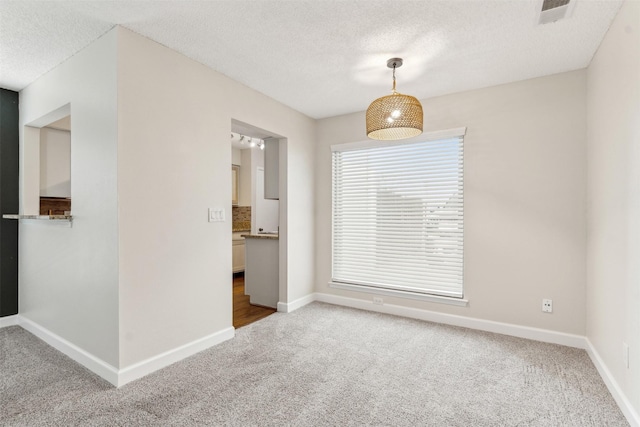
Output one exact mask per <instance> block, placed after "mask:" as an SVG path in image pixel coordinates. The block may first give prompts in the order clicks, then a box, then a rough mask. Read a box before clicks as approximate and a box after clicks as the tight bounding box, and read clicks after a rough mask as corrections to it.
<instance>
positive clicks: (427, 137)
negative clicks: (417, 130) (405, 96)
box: [331, 127, 467, 151]
mask: <svg viewBox="0 0 640 427" xmlns="http://www.w3.org/2000/svg"><path fill="white" fill-rule="evenodd" d="M466 133H467V128H466V127H460V128H453V129H444V130H436V131H433V132H424V133H421V134H420V135H418V136H414V137H413V138H406V139H400V140H391V141H385V140H375V139H367V140H364V141H355V142H345V143H342V144H333V145H332V146H331V151H351V150H359V149H361V148H374V147H386V146H389V145H402V144H413V143H415V142H426V141H437V140H439V139H449V138H458V137H461V136H464V135H466Z"/></svg>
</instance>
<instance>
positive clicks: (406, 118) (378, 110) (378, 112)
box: [367, 58, 423, 140]
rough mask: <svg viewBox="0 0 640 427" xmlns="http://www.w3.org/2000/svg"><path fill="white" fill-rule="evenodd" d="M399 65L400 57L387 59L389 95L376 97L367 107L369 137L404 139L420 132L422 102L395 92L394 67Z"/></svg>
mask: <svg viewBox="0 0 640 427" xmlns="http://www.w3.org/2000/svg"><path fill="white" fill-rule="evenodd" d="M401 66H402V58H391V59H389V60H388V61H387V67H389V68H393V89H392V92H391V95H387V96H383V97H382V98H378V99H376V100H375V101H373V102H372V103H371V105H369V108H367V136H368V137H369V138H371V139H381V140H395V139H405V138H411V137H413V136H418V135H420V134H421V133H422V118H423V114H422V104H420V101H418V100H417V99H416V98H415V97H413V96H409V95H403V94H401V93H398V92H396V68H398V67H401Z"/></svg>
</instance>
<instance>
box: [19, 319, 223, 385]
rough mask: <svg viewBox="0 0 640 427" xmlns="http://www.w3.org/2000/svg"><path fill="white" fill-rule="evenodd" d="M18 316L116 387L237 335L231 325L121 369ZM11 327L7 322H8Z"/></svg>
mask: <svg viewBox="0 0 640 427" xmlns="http://www.w3.org/2000/svg"><path fill="white" fill-rule="evenodd" d="M15 317H17V323H16V324H18V325H20V326H21V327H22V328H24V329H26V330H27V331H29V332H31V333H32V334H33V335H35V336H37V337H38V338H40V339H41V340H43V341H44V342H46V343H47V344H49V345H50V346H51V347H53V348H55V349H56V350H58V351H60V352H61V353H63V354H65V355H67V356H68V357H70V358H71V359H73V360H74V361H76V362H77V363H79V364H81V365H82V366H84V367H85V368H87V369H89V370H90V371H91V372H93V373H95V374H96V375H98V376H100V377H102V378H104V379H105V380H107V381H108V382H110V383H111V384H113V385H114V386H116V387H121V386H123V385H125V384H127V383H129V382H131V381H133V380H137V379H138V378H142V377H144V376H145V375H148V374H150V373H152V372H155V371H157V370H159V369H162V368H164V367H167V366H169V365H171V364H173V363H176V362H178V361H180V360H182V359H185V358H187V357H189V356H192V355H194V354H196V353H199V352H201V351H202V350H206V349H207V348H209V347H213V346H215V345H217V344H220V343H221V342H223V341H226V340H228V339H231V338H233V337H234V336H235V329H234V328H233V327H229V328H226V329H223V330H221V331H218V332H215V333H213V334H211V335H209V336H206V337H203V338H200V339H197V340H195V341H192V342H190V343H187V344H185V345H182V346H180V347H177V348H174V349H172V350H169V351H166V352H164V353H161V354H158V355H157V356H154V357H151V358H149V359H147V360H143V361H141V362H138V363H136V364H133V365H131V366H127V367H126V368H123V369H120V370H118V369H117V368H116V367H114V366H112V365H110V364H108V363H107V362H105V361H104V360H102V359H100V358H98V357H96V356H94V355H92V354H91V353H89V352H87V351H85V350H83V349H81V348H80V347H78V346H76V345H75V344H72V343H71V342H69V341H67V340H65V339H64V338H62V337H60V336H58V335H56V334H54V333H53V332H51V331H49V330H48V329H46V328H44V327H42V326H40V325H38V324H37V323H35V322H33V321H31V320H29V319H27V318H25V317H23V316H20V315H17V316H15ZM7 326H8V325H7Z"/></svg>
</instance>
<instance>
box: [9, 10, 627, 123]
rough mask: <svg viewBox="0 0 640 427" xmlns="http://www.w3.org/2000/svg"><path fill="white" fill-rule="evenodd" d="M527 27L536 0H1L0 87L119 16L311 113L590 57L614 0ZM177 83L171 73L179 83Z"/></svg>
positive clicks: (37, 70)
mask: <svg viewBox="0 0 640 427" xmlns="http://www.w3.org/2000/svg"><path fill="white" fill-rule="evenodd" d="M576 1H577V4H576V6H575V8H574V10H573V14H572V16H571V17H570V18H568V19H566V20H563V21H558V22H555V23H551V24H546V25H537V23H536V22H537V17H538V13H539V11H540V6H541V0H466V1H463V0H437V1H436V0H420V1H403V0H366V1H361V0H350V1H347V0H315V1H303V0H255V1H247V0H209V1H189V0H173V1H153V0H152V1H149V0H145V1H122V0H121V1H88V0H85V1H9V0H0V87H4V88H7V89H12V90H20V89H22V88H24V87H25V86H27V85H29V84H30V83H31V82H33V81H34V80H35V79H37V78H38V77H39V76H41V75H42V74H44V73H46V72H47V71H49V70H51V69H52V68H54V67H55V66H57V65H58V64H60V63H61V62H63V61H64V60H65V59H67V58H69V57H70V56H72V55H73V54H74V53H76V52H78V51H79V50H81V49H82V48H84V47H85V46H87V45H88V44H90V43H91V42H92V41H93V40H95V39H97V38H99V37H100V36H101V35H102V34H104V33H105V32H107V31H108V30H109V29H111V28H112V27H113V26H114V25H122V26H123V27H126V28H128V29H130V30H133V31H135V32H137V33H139V34H142V35H144V36H146V37H149V38H151V39H153V40H156V41H158V42H159V43H162V44H163V45H166V46H168V47H170V48H172V49H174V50H177V51H179V52H182V53H183V54H184V55H186V56H188V57H190V58H193V59H194V60H196V61H199V62H201V63H202V64H205V65H207V66H209V67H211V68H213V69H215V70H217V71H219V72H221V73H223V74H225V75H227V76H229V77H231V78H233V79H234V80H237V81H239V82H242V83H244V84H245V85H247V86H249V87H251V88H253V89H256V90H258V91H260V92H262V93H264V94H266V95H268V96H270V97H272V98H275V99H277V100H278V101H280V102H282V103H284V104H286V105H288V106H290V107H292V108H294V109H296V110H298V111H301V112H303V113H305V114H307V115H308V116H310V117H314V118H323V117H330V116H335V115H340V114H345V113H350V112H355V111H362V110H365V109H366V108H367V106H368V105H369V103H370V102H371V101H372V100H373V99H375V98H377V97H380V96H383V95H386V94H388V93H389V90H390V89H391V87H390V86H391V72H390V70H389V69H388V68H387V67H386V61H387V59H388V58H391V57H402V58H404V66H403V67H402V68H400V69H399V70H398V72H397V77H398V91H399V92H402V93H408V94H411V95H413V96H416V97H418V98H429V97H433V96H437V95H443V94H447V93H453V92H459V91H464V90H470V89H476V88H481V87H487V86H493V85H497V84H502V83H507V82H512V81H518V80H524V79H528V78H532V77H538V76H543V75H549V74H554V73H559V72H564V71H569V70H575V69H580V68H584V67H586V66H588V64H589V62H590V61H591V58H592V57H593V54H594V53H595V51H596V49H597V48H598V46H599V44H600V42H601V40H602V38H603V36H604V34H605V33H606V31H607V29H608V28H609V25H610V24H611V21H612V20H613V18H614V16H615V14H616V13H617V11H618V9H619V8H620V5H621V3H622V2H621V0H602V1H598V0H576ZM177 83H178V84H179V82H177Z"/></svg>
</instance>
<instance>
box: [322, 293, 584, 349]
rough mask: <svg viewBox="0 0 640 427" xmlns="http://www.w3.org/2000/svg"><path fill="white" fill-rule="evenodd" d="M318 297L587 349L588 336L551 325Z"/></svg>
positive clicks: (323, 299) (327, 296) (396, 313)
mask: <svg viewBox="0 0 640 427" xmlns="http://www.w3.org/2000/svg"><path fill="white" fill-rule="evenodd" d="M315 298H316V301H321V302H326V303H329V304H335V305H343V306H346V307H353V308H359V309H361V310H369V311H376V312H379V313H386V314H393V315H396V316H403V317H410V318H412V319H419V320H426V321H429V322H437V323H444V324H447V325H453V326H462V327H464V328H470V329H478V330H481V331H487V332H494V333H497V334H503V335H511V336H514V337H520V338H526V339H530V340H535V341H542V342H548V343H553V344H561V345H566V346H568V347H576V348H582V349H584V348H585V347H586V342H585V337H583V336H581V335H574V334H567V333H564V332H556V331H550V330H548V329H539V328H532V327H529V326H520V325H514V324H511V323H502V322H495V321H493V320H484V319H475V318H472V317H465V316H458V315H455V314H445V313H437V312H435V311H429V310H423V309H419V308H411V307H403V306H400V305H394V304H383V305H377V304H373V301H365V300H361V299H356V298H348V297H343V296H339V295H332V294H325V293H316V294H315Z"/></svg>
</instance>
